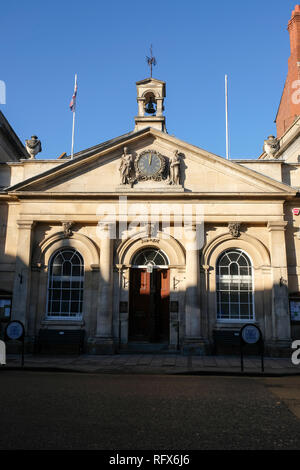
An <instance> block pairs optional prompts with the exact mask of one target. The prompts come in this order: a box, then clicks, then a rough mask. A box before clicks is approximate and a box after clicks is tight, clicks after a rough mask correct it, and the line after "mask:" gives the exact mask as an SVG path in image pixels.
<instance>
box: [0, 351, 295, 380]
mask: <svg viewBox="0 0 300 470" xmlns="http://www.w3.org/2000/svg"><path fill="white" fill-rule="evenodd" d="M6 361H7V363H6V365H4V366H0V368H1V367H2V368H6V369H18V368H20V367H21V356H20V355H8V356H7V358H6ZM24 369H25V370H26V369H27V370H62V371H77V372H89V373H117V374H120V373H129V374H135V373H136V374H190V375H192V374H207V375H209V374H215V375H222V374H228V375H238V374H240V373H241V364H240V357H239V356H183V355H181V354H116V355H107V356H99V355H97V356H96V355H86V354H82V355H80V356H76V355H63V356H62V355H61V356H54V355H52V356H49V355H25V361H24ZM244 375H262V372H261V360H260V357H255V356H248V357H246V358H245V359H244ZM263 375H271V376H281V375H300V365H293V364H292V361H291V359H290V358H273V357H266V358H265V359H264V374H263Z"/></svg>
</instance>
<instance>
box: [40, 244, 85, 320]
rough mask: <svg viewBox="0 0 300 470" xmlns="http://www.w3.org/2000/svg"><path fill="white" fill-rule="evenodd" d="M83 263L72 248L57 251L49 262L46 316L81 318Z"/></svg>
mask: <svg viewBox="0 0 300 470" xmlns="http://www.w3.org/2000/svg"><path fill="white" fill-rule="evenodd" d="M83 281H84V263H83V258H82V256H81V254H80V253H79V252H78V251H76V250H75V249H73V248H64V249H62V250H59V251H57V252H56V253H55V254H54V255H53V256H52V258H51V259H50V262H49V281H48V308H47V317H48V318H51V319H71V320H74V319H75V320H77V319H81V316H82V300H83Z"/></svg>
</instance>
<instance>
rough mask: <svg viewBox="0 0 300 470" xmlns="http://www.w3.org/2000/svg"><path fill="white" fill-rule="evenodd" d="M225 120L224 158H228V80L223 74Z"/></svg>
mask: <svg viewBox="0 0 300 470" xmlns="http://www.w3.org/2000/svg"><path fill="white" fill-rule="evenodd" d="M225 122H226V158H227V160H229V137H228V82H227V75H225Z"/></svg>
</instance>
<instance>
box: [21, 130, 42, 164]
mask: <svg viewBox="0 0 300 470" xmlns="http://www.w3.org/2000/svg"><path fill="white" fill-rule="evenodd" d="M25 147H26V150H27V152H28V153H29V155H30V159H33V158H35V156H36V155H37V154H38V153H39V152H41V151H42V144H41V141H40V140H39V139H38V138H37V136H36V135H32V136H31V139H28V140H25Z"/></svg>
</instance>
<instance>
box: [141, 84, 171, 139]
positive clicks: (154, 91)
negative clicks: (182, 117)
mask: <svg viewBox="0 0 300 470" xmlns="http://www.w3.org/2000/svg"><path fill="white" fill-rule="evenodd" d="M136 88H137V103H138V115H137V116H135V118H134V120H135V128H134V130H135V131H139V130H141V129H144V128H146V127H154V129H158V130H160V131H162V132H167V131H166V119H165V116H164V115H163V111H164V98H165V96H166V83H165V82H162V81H161V80H156V79H155V78H152V77H151V78H146V79H145V80H141V81H139V82H136Z"/></svg>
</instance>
